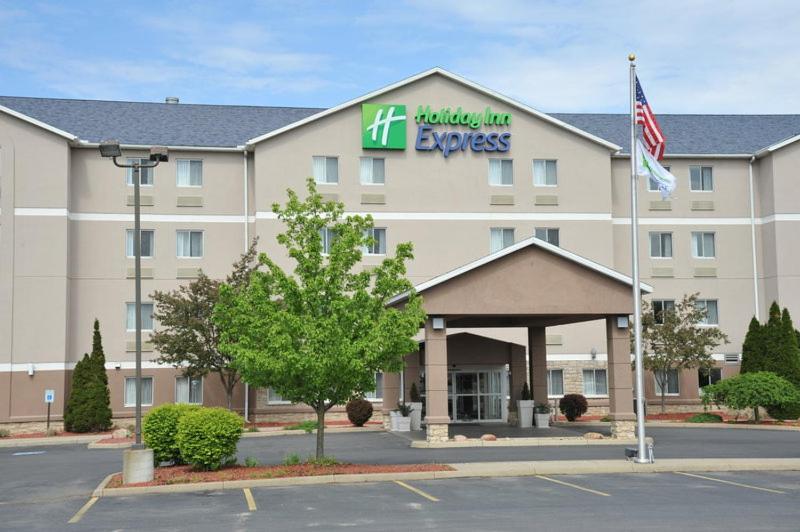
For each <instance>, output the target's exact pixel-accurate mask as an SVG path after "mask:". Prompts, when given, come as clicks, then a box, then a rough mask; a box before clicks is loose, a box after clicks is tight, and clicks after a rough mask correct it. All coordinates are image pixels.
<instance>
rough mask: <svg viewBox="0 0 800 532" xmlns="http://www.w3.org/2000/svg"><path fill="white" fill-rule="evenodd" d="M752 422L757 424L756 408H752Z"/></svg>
mask: <svg viewBox="0 0 800 532" xmlns="http://www.w3.org/2000/svg"><path fill="white" fill-rule="evenodd" d="M753 421H755V423H756V424H758V421H759V419H758V407H757V406H756V407H754V408H753Z"/></svg>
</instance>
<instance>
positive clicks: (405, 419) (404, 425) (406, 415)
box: [394, 403, 411, 432]
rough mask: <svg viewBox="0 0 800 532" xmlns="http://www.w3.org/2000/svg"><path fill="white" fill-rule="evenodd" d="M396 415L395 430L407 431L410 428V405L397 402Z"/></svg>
mask: <svg viewBox="0 0 800 532" xmlns="http://www.w3.org/2000/svg"><path fill="white" fill-rule="evenodd" d="M397 414H398V415H397V416H396V417H395V418H394V419H395V424H396V427H397V428H396V429H395V430H396V431H397V432H408V431H410V430H411V405H407V404H405V403H397Z"/></svg>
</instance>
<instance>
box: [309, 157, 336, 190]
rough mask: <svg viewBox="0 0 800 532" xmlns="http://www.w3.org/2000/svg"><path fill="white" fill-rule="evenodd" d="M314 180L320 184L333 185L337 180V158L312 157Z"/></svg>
mask: <svg viewBox="0 0 800 532" xmlns="http://www.w3.org/2000/svg"><path fill="white" fill-rule="evenodd" d="M312 159H313V166H314V181H316V182H317V183H320V184H328V185H335V184H336V183H338V182H339V158H338V157H317V156H314V157H313V158H312Z"/></svg>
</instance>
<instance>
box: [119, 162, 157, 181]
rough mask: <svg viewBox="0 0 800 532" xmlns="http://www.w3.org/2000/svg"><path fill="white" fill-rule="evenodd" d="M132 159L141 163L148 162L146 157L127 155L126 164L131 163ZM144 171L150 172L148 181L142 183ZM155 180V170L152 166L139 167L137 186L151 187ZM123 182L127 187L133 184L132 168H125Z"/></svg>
mask: <svg viewBox="0 0 800 532" xmlns="http://www.w3.org/2000/svg"><path fill="white" fill-rule="evenodd" d="M134 161H139V163H140V164H141V162H142V161H144V162H148V161H150V159H148V158H146V157H128V158H127V159H126V162H127V164H133V163H134ZM143 170H144V171H146V172H148V173H149V174H150V183H142V171H143ZM155 182H156V172H155V167H154V166H149V167H145V168H139V186H140V187H152V186H153V184H154V183H155ZM125 184H126V185H128V186H129V187H132V186H133V184H134V183H133V168H126V169H125Z"/></svg>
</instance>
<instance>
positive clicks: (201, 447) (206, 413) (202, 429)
mask: <svg viewBox="0 0 800 532" xmlns="http://www.w3.org/2000/svg"><path fill="white" fill-rule="evenodd" d="M243 426H244V422H243V420H242V418H241V417H240V416H239V415H238V414H235V413H234V412H230V411H229V410H226V409H224V408H199V409H197V410H194V411H191V412H187V413H186V414H184V415H183V416H181V418H180V421H179V422H178V434H177V436H176V442H177V444H178V449H179V450H180V453H181V459H182V460H183V461H184V462H186V463H187V464H191V465H193V466H194V467H195V468H196V469H201V470H204V471H215V470H217V469H219V468H220V467H222V466H223V465H225V464H226V463H228V461H230V460H231V459H233V458H235V456H236V444H237V443H238V442H239V438H240V437H241V435H242V428H243Z"/></svg>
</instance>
